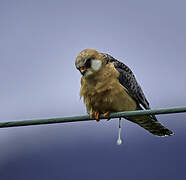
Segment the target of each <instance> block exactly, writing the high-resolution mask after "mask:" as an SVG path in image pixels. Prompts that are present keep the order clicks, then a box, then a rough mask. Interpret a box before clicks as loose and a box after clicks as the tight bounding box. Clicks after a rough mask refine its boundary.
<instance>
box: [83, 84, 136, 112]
mask: <svg viewBox="0 0 186 180" xmlns="http://www.w3.org/2000/svg"><path fill="white" fill-rule="evenodd" d="M86 102H87V103H85V104H86V106H87V107H88V108H87V111H88V112H90V110H92V111H99V112H100V113H105V112H107V111H109V112H120V111H131V110H136V102H135V101H134V99H133V98H132V97H131V96H130V95H129V94H128V93H127V92H126V90H125V89H124V88H123V87H122V88H115V89H111V90H108V91H104V92H101V93H95V94H94V96H89V97H88V101H86Z"/></svg>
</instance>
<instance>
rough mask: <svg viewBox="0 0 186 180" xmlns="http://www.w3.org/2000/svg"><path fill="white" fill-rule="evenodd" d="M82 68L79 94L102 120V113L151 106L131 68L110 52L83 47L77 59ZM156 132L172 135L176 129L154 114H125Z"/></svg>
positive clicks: (132, 120) (91, 113)
mask: <svg viewBox="0 0 186 180" xmlns="http://www.w3.org/2000/svg"><path fill="white" fill-rule="evenodd" d="M75 66H76V68H77V69H78V70H79V71H80V73H81V75H82V77H81V88H80V97H83V100H84V103H85V105H86V110H87V113H88V114H90V117H91V118H92V119H96V120H97V121H99V120H100V119H99V116H100V114H103V116H104V117H108V116H109V114H110V113H112V112H121V111H135V110H143V109H150V105H149V102H148V100H147V99H146V97H145V95H144V92H143V91H142V88H141V86H140V85H139V83H138V82H137V80H136V77H135V75H134V74H133V72H132V70H131V69H130V68H129V67H128V66H127V65H125V64H124V63H123V62H120V61H119V60H117V59H115V58H114V57H112V56H111V55H109V54H106V53H101V52H98V51H97V50H95V49H84V50H83V51H81V52H80V53H79V54H78V55H77V57H76V61H75ZM126 119H127V120H129V121H131V122H134V123H136V124H138V125H139V126H141V127H142V128H144V129H146V130H147V131H148V132H150V133H152V134H154V135H157V136H171V135H173V132H172V131H171V130H169V129H167V128H166V127H164V126H163V125H161V124H160V123H159V122H158V120H157V118H156V116H155V115H141V116H133V117H126Z"/></svg>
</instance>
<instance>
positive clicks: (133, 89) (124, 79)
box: [103, 54, 157, 120]
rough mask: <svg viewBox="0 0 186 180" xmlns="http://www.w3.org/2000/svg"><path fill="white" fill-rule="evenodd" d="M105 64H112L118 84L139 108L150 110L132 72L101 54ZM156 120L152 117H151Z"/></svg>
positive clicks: (115, 60)
mask: <svg viewBox="0 0 186 180" xmlns="http://www.w3.org/2000/svg"><path fill="white" fill-rule="evenodd" d="M103 56H104V59H105V60H106V62H107V63H113V64H114V66H115V68H116V70H117V71H118V72H119V82H120V83H121V85H122V86H124V87H125V88H126V89H127V90H128V92H129V94H130V95H131V96H132V97H133V98H134V99H135V100H136V103H137V104H138V106H139V107H141V106H140V105H142V106H143V107H144V108H145V109H150V106H149V102H148V101H147V99H146V97H145V95H144V93H143V91H142V89H141V87H140V85H139V84H138V82H137V80H136V78H135V76H134V74H133V72H132V71H131V70H130V68H129V67H128V66H126V65H125V64H124V63H122V62H120V61H118V60H117V59H115V58H113V57H112V56H110V55H108V54H103ZM151 117H152V118H153V119H154V120H157V119H156V117H155V116H154V115H152V116H151Z"/></svg>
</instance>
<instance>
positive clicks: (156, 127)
mask: <svg viewBox="0 0 186 180" xmlns="http://www.w3.org/2000/svg"><path fill="white" fill-rule="evenodd" d="M126 119H128V120H130V121H132V122H134V123H137V124H138V125H140V126H141V127H142V128H144V129H146V130H147V131H149V132H150V133H152V134H154V135H157V136H171V135H173V134H174V133H173V132H172V131H170V130H169V129H167V128H166V127H164V126H163V125H161V124H160V123H159V122H158V121H157V120H155V119H154V118H153V116H148V115H143V116H133V117H128V118H126Z"/></svg>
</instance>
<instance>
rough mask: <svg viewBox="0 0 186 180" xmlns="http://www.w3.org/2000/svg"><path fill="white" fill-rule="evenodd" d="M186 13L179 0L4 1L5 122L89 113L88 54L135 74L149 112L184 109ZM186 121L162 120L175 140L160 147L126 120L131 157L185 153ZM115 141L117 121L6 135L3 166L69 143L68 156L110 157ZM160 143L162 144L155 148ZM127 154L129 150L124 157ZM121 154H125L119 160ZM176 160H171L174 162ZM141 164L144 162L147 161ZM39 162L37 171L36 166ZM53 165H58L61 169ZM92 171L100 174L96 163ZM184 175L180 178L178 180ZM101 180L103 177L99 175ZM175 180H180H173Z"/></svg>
mask: <svg viewBox="0 0 186 180" xmlns="http://www.w3.org/2000/svg"><path fill="white" fill-rule="evenodd" d="M185 7H186V2H185V1H181V0H178V1H173V0H171V1H170V0H164V1H160V0H156V1H147V0H141V1H129V0H128V1H127V0H123V1H121V0H120V1H119V0H116V1H106V0H103V1H98V0H94V1H88V0H87V1H83V0H80V1H66V0H61V1H60V0H53V1H52V0H45V1H44V0H37V1H36V0H29V1H28V0H26V1H24V0H16V1H11V0H1V1H0V27H1V28H0V83H1V93H0V99H1V101H0V114H1V117H0V121H8V120H23V119H32V118H43V117H56V116H60V117H61V116H72V115H80V114H84V113H86V111H85V107H84V105H83V102H82V101H81V100H79V88H80V77H81V75H80V73H79V72H78V71H77V70H76V69H75V66H74V61H75V58H76V56H77V54H78V53H79V52H80V51H81V50H83V49H84V48H94V49H96V50H98V51H100V52H104V53H108V54H111V55H112V56H114V57H115V58H117V59H119V60H121V61H122V62H124V63H125V64H127V65H128V66H129V67H130V68H131V69H132V70H133V72H134V73H135V75H136V77H137V80H138V82H139V83H140V84H141V86H142V88H143V90H144V92H145V94H146V96H147V98H148V99H149V101H150V103H151V107H153V108H160V107H172V106H184V105H186V103H185V99H186V94H185V92H186V85H185V77H186V70H185V69H186V68H185V67H186V23H185V17H186V11H185ZM184 117H185V116H184V115H179V114H176V115H165V116H158V119H159V120H160V121H161V122H162V123H164V124H165V125H166V126H167V127H169V128H170V129H171V130H173V131H174V132H175V133H176V135H175V137H173V138H169V139H165V140H164V139H161V140H160V139H159V138H157V137H154V136H152V135H150V134H148V133H147V132H146V131H144V130H143V129H142V128H140V127H138V126H136V125H134V124H132V123H130V122H128V121H124V128H123V129H122V136H123V137H125V138H126V141H127V143H128V145H127V147H128V148H130V149H133V150H132V152H133V153H135V151H134V149H135V148H136V147H138V145H140V142H141V141H142V144H143V145H144V144H148V145H149V146H152V147H157V148H158V149H159V148H160V149H161V148H162V149H163V148H164V149H166V148H170V149H171V148H172V146H174V147H176V146H178V147H180V148H181V149H186V143H185V141H184V142H181V141H180V140H179V139H182V138H183V135H186V134H185V132H186V122H185V121H184ZM166 118H167V120H166ZM171 120H172V121H171ZM116 136H117V122H116V121H114V120H113V121H110V122H101V123H96V122H83V123H75V124H63V125H59V124H58V125H47V126H37V127H21V128H10V129H2V130H0V146H1V154H0V166H1V167H2V168H3V167H5V166H4V164H6V163H7V162H9V161H12V159H14V158H16V157H19V156H21V154H22V153H23V152H25V148H26V150H29V149H30V152H32V150H34V152H35V151H36V150H37V148H41V149H42V148H43V151H44V149H45V148H46V149H47V152H48V151H50V150H49V149H48V147H51V146H54V147H58V146H57V145H59V144H60V145H61V146H62V147H64V144H65V147H66V146H67V147H68V148H67V147H66V149H68V150H69V151H71V150H72V148H74V147H76V148H77V147H78V148H79V149H80V150H79V151H80V152H82V154H83V153H84V151H83V149H81V147H82V148H83V146H90V147H92V146H94V145H95V146H94V149H97V146H98V148H99V147H100V146H101V147H102V145H105V146H106V147H107V148H109V147H111V150H110V151H112V148H113V147H115V140H116ZM155 142H156V143H158V142H160V144H157V146H155V144H154V143H155ZM176 142H177V143H176ZM161 143H167V144H169V145H168V146H170V147H167V146H166V145H165V144H164V145H162V144H161ZM41 144H42V145H41ZM56 144H57V145H56ZM40 146H41V147H40ZM162 146H163V147H162ZM125 148H126V147H125V146H123V147H122V150H123V151H125ZM54 149H55V148H54ZM63 150H64V149H62V151H63ZM68 150H67V151H68ZM122 150H119V151H120V153H121V154H122ZM146 150H147V149H146ZM146 150H145V149H144V151H145V152H146ZM54 151H55V150H54ZM64 151H65V150H64ZM147 151H148V150H147ZM154 151H158V150H155V149H154ZM51 152H52V149H51ZM57 152H58V153H59V151H57ZM65 152H66V151H65ZM95 152H97V150H95ZM145 152H144V153H145ZM52 153H54V152H52ZM91 153H92V154H93V155H92V157H97V154H96V153H94V150H93V152H91ZM114 153H116V152H115V151H114ZM124 153H129V154H128V157H129V158H130V157H131V158H132V155H131V154H130V152H128V151H126V152H124ZM172 153H173V152H172ZM174 153H176V150H175V152H174ZM174 153H173V154H174ZM173 154H171V153H170V154H168V155H167V156H166V158H167V159H170V157H172V156H173ZM107 155H108V156H109V154H107ZM182 156H184V154H181V153H180V159H181V157H182ZM140 157H141V159H139V161H140V160H142V159H143V157H142V156H140ZM63 158H65V157H63ZM118 158H119V157H118ZM125 158H127V157H125ZM161 158H163V157H161ZM178 159H179V158H178ZM22 160H23V159H22ZM128 160H129V159H128ZM71 161H72V164H73V163H74V162H73V160H71ZM123 161H125V159H123V160H122V162H123ZM129 161H130V160H129ZM16 162H18V163H19V160H17V161H16ZM23 162H24V161H23ZM103 162H105V161H103ZM122 162H119V164H122ZM184 162H186V161H184ZM34 163H36V164H38V165H39V162H38V161H37V160H34ZM125 163H126V162H125ZM147 163H149V162H147ZM157 163H158V162H156V163H155V164H156V166H157ZM174 163H176V160H175V161H174ZM181 164H183V163H181ZM53 165H54V167H55V166H59V163H57V164H55V162H54V163H53ZM102 165H103V166H104V163H102ZM126 165H127V163H126V164H123V165H122V166H123V167H124V166H126ZM164 165H167V164H164ZM20 167H22V166H20ZM82 167H84V166H83V165H82ZM90 167H91V168H93V167H94V168H95V169H96V163H94V164H92V165H90ZM118 168H119V167H118ZM135 168H137V166H135ZM144 168H145V166H144ZM173 168H174V166H173ZM125 169H126V167H125ZM152 169H153V167H152ZM126 171H127V172H128V173H131V171H130V170H127V169H126ZM127 172H126V173H127ZM168 172H169V171H168ZM168 172H167V173H168ZM34 173H35V171H33V173H32V174H34ZM63 173H65V172H63ZM100 173H101V172H100ZM169 173H170V174H171V172H169ZM183 173H184V172H183V171H181V172H180V173H179V174H180V177H181V175H182V174H183ZM35 174H37V173H35ZM116 174H117V173H116V172H115V171H114V170H113V172H112V173H111V174H110V176H109V177H117V176H116ZM40 175H41V174H40ZM143 175H144V174H142V175H141V177H142V178H143V179H145V176H143ZM161 175H162V174H161V172H159V176H155V177H157V178H159V180H160V179H161V178H160V177H164V176H161ZM16 176H17V177H19V175H18V174H17V175H16ZM33 176H34V175H33ZM23 177H26V175H25V176H24V175H23ZM30 177H31V176H30ZM67 177H68V176H67ZM77 177H79V178H82V176H80V175H79V176H77ZM98 177H104V176H102V175H101V174H100V176H98ZM118 177H125V176H122V175H121V176H118ZM126 177H130V176H127V175H126ZM171 177H172V178H173V179H175V178H174V175H171V176H170V177H169V178H171ZM6 178H7V176H5V179H6ZM95 178H96V177H95ZM95 178H94V179H95ZM19 179H20V178H19ZM69 179H71V178H70V177H69ZM107 179H109V178H108V177H107ZM148 179H149V178H148Z"/></svg>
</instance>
